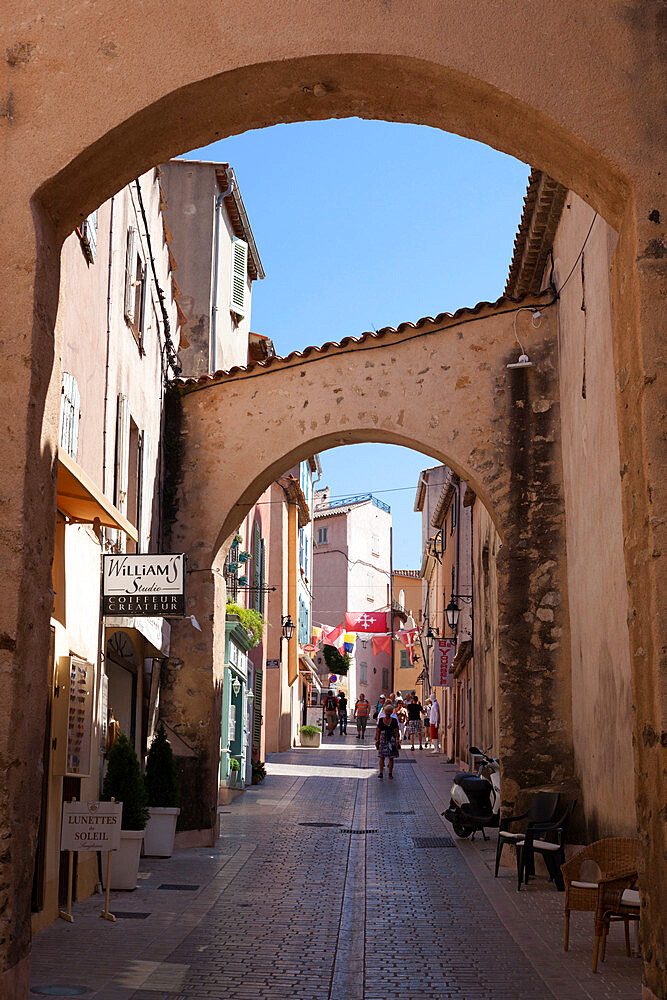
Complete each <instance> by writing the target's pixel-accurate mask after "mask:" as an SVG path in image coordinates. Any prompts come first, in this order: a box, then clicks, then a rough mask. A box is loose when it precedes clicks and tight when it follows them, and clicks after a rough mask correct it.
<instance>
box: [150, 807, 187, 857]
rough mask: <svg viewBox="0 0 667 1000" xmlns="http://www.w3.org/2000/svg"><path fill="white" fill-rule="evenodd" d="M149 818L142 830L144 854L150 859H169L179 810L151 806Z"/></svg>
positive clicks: (172, 850) (172, 848) (172, 849)
mask: <svg viewBox="0 0 667 1000" xmlns="http://www.w3.org/2000/svg"><path fill="white" fill-rule="evenodd" d="M148 811H149V813H150V814H151V818H150V819H149V820H148V823H147V824H146V829H145V830H144V854H145V855H146V856H147V857H150V858H170V857H171V856H172V854H173V853H174V837H175V836H176V820H177V819H178V814H179V813H180V811H181V810H180V809H174V808H167V807H165V808H162V807H158V806H151V808H150V809H149V810H148Z"/></svg>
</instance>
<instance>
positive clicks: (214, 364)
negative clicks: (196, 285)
mask: <svg viewBox="0 0 667 1000" xmlns="http://www.w3.org/2000/svg"><path fill="white" fill-rule="evenodd" d="M227 180H228V182H229V183H228V186H227V188H226V189H225V190H224V191H223V192H222V193H221V194H219V195H218V196H217V197H216V199H215V226H214V229H215V235H214V244H213V305H212V306H211V342H210V345H209V355H208V357H209V362H210V367H211V372H212V373H213V372H216V371H217V370H218V281H219V278H220V230H221V228H222V203H223V201H224V200H225V198H227V197H228V196H229V195H230V194H231V193H232V191H233V190H234V181H233V179H230V178H229V176H228V177H227Z"/></svg>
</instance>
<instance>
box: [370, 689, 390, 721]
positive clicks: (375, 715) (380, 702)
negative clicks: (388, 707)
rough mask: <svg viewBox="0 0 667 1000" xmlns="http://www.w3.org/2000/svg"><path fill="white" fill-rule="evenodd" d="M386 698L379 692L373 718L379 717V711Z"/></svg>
mask: <svg viewBox="0 0 667 1000" xmlns="http://www.w3.org/2000/svg"><path fill="white" fill-rule="evenodd" d="M386 700H387V699H386V698H385V696H384V695H383V694H381V695H380V697H379V698H378V700H377V701H376V703H375V711H374V712H373V718H374V719H377V718H379V717H380V713H381V712H382V707H383V705H384V703H385V701H386Z"/></svg>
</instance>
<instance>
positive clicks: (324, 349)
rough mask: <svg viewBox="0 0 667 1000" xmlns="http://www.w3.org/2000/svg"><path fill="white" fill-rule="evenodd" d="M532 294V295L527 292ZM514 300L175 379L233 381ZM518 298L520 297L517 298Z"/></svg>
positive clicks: (443, 324)
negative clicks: (223, 369) (243, 364)
mask: <svg viewBox="0 0 667 1000" xmlns="http://www.w3.org/2000/svg"><path fill="white" fill-rule="evenodd" d="M530 297H531V298H533V299H534V298H535V295H532V296H530ZM516 301H517V300H514V299H510V298H508V297H507V296H501V297H500V298H499V299H497V300H496V301H495V302H485V301H483V302H478V303H477V305H475V306H472V307H467V306H464V307H463V308H461V309H457V310H456V312H453V313H450V312H442V313H438V315H437V316H422V318H421V319H418V320H417V321H416V322H415V323H412V322H406V323H400V324H399V325H398V326H397V327H393V326H385V327H383V328H382V329H381V330H375V331H374V332H372V333H369V332H367V333H362V334H361V336H360V337H343V339H342V340H341V341H340V342H335V341H327V342H326V343H325V344H322V346H321V347H317V346H315V345H311V346H309V347H304V349H303V350H302V351H291V353H290V354H287V355H285V357H282V356H281V355H279V354H274V355H273V356H272V357H270V358H267V359H266V360H265V361H253V362H251V363H250V364H248V365H246V366H245V367H242V366H239V365H235V366H234V367H233V368H230V369H229V371H222V370H221V371H216V372H213V373H212V374H210V375H198V376H194V375H193V376H189V377H181V378H178V379H175V380H174V382H175V384H177V385H180V386H182V387H183V389H184V390H185V391H188V390H189V389H194V388H200V387H203V386H204V385H206V384H213V383H215V382H224V381H226V380H227V379H229V380H230V381H232V380H233V379H234V377H235V376H237V375H239V376H244V375H246V374H247V373H249V372H253V373H255V372H256V373H257V374H260V373H261V372H262V371H267V370H269V369H271V368H283V367H293V365H290V362H299V361H307V360H311V359H312V360H315V359H317V358H318V357H325V356H326V355H329V354H337V353H345V350H346V348H349V347H350V346H352V345H354V346H355V347H356V346H357V345H359V344H366V343H369V342H370V341H374V340H375V341H379V340H391V339H392V338H393V339H395V340H396V341H397V342H399V343H400V341H401V340H403V339H406V338H405V337H404V336H403V335H404V334H406V333H409V331H410V330H422V329H424V328H425V327H429V326H433V327H434V329H433V330H432V331H431V330H428V329H424V334H429V333H431V332H433V333H436V332H438V331H439V330H442V329H446V328H447V327H450V326H455V325H456V323H457V321H459V320H464V319H467V318H468V317H470V318H472V317H474V316H477V315H479V314H480V313H481V312H483V311H485V310H488V311H489V312H493V311H499V310H500V311H502V307H503V306H505V307H506V311H508V312H509V311H511V310H512V309H513V308H514V307H515V306H516ZM519 301H520V300H519Z"/></svg>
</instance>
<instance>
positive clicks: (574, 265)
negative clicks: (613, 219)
mask: <svg viewBox="0 0 667 1000" xmlns="http://www.w3.org/2000/svg"><path fill="white" fill-rule="evenodd" d="M597 217H598V213H597V212H596V213H595V215H594V216H593V219H592V221H591V224H590V226H589V228H588V232H587V233H586V239H585V240H584V242H583V244H582V247H581V250H580V251H579V253H578V254H577V259H576V260H575V262H574V264H573V265H572V268H571V270H570V273H569V274H568V276H567V278H566V279H565V281H564V282H563V284H562V285H561V286H560V288H559V289H557V291H556V296H557V297H560V293H561V292H562V291H563V289H564V288H565V286H566V285H567V283H568V281H569V280H570V278H571V277H572V275H573V274H574V269H575V267H576V266H577V264H578V263H579V261H580V260H581V255H582V253H583V252H584V250H585V249H586V244H587V243H588V237H589V236H590V235H591V233H592V232H593V226H594V225H595V220H596V219H597ZM551 260H552V262H553V253H552V255H551ZM552 274H553V266H552Z"/></svg>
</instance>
